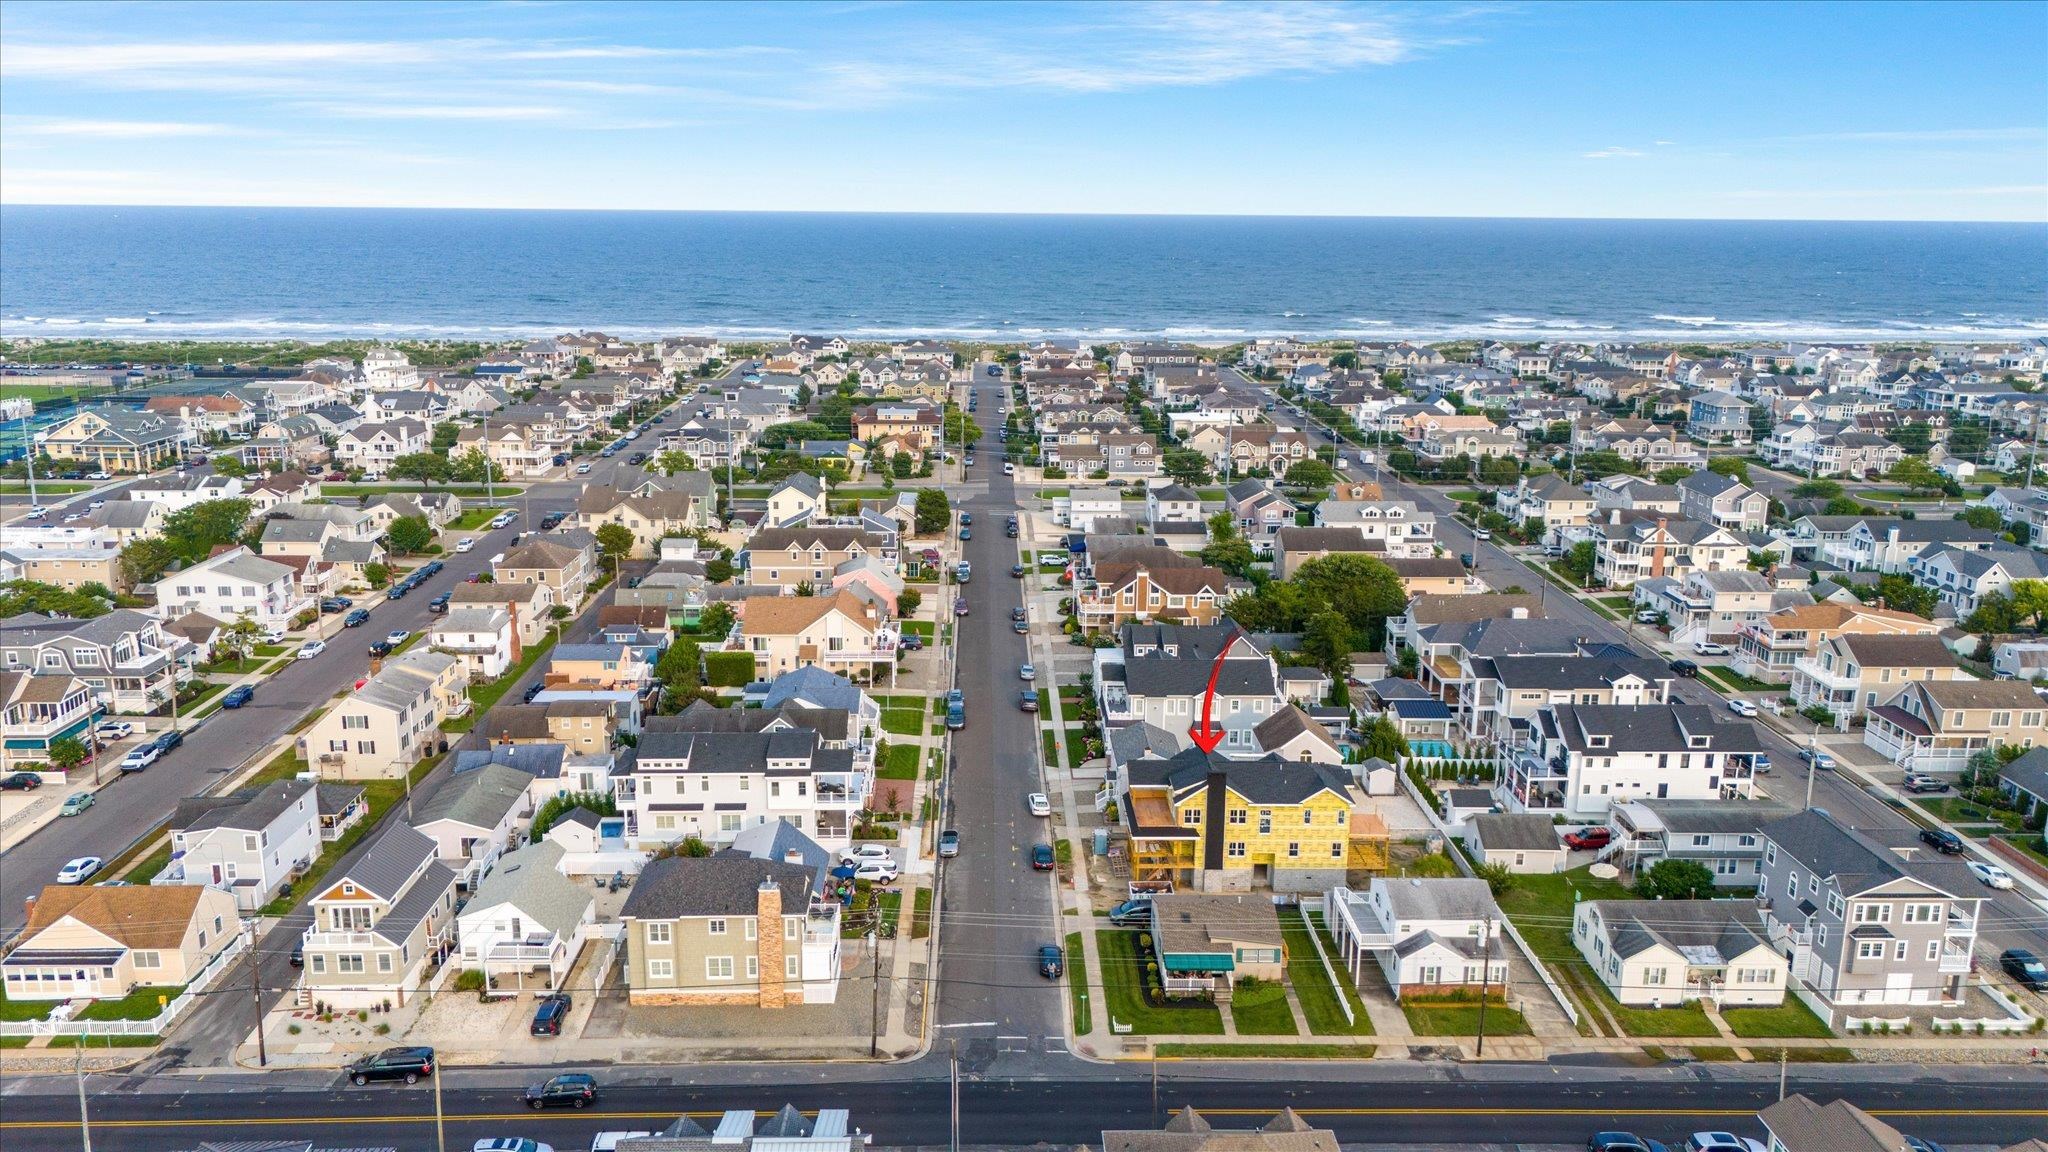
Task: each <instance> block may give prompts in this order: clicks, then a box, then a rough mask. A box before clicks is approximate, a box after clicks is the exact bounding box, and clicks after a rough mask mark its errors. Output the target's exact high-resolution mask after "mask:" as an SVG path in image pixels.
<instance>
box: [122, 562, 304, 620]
mask: <svg viewBox="0 0 2048 1152" xmlns="http://www.w3.org/2000/svg"><path fill="white" fill-rule="evenodd" d="M156 595H157V604H158V609H159V611H160V612H161V613H162V614H163V617H164V619H166V620H176V619H177V618H178V617H180V616H183V615H185V614H186V613H187V612H204V613H205V614H207V615H208V616H211V617H213V618H214V619H216V620H225V621H233V620H235V619H237V618H238V617H241V616H244V615H246V616H249V617H251V618H252V619H254V620H255V621H256V622H257V623H258V624H261V625H263V626H264V627H265V628H267V629H272V630H276V631H283V630H284V629H285V628H287V627H288V626H290V624H291V622H292V620H293V618H295V617H297V616H298V615H300V614H301V613H304V612H310V611H313V610H314V608H315V605H314V600H313V596H312V594H311V593H310V592H308V591H307V590H306V589H304V588H303V587H301V586H300V584H299V572H298V569H296V568H292V567H289V566H287V565H284V564H279V563H277V562H276V561H274V560H265V559H264V558H263V557H261V556H258V555H256V554H255V553H253V552H250V551H249V550H248V549H247V548H233V549H230V550H228V551H226V552H223V553H221V554H220V555H218V556H215V557H212V558H211V559H207V560H202V561H200V562H199V563H197V564H194V565H193V566H191V567H190V568H187V569H185V570H184V571H182V572H173V573H170V574H168V575H166V576H164V577H163V579H161V580H159V581H157V585H156Z"/></svg>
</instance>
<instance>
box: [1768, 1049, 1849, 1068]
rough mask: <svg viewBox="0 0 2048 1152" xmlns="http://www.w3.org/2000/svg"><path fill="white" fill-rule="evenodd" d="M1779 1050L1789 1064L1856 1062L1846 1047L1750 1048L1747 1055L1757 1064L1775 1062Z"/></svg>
mask: <svg viewBox="0 0 2048 1152" xmlns="http://www.w3.org/2000/svg"><path fill="white" fill-rule="evenodd" d="M1781 1051H1782V1052H1783V1054H1784V1057H1785V1061H1786V1062H1787V1063H1790V1064H1854V1063H1856V1053H1854V1052H1852V1051H1850V1050H1849V1049H1847V1048H1786V1049H1778V1048H1751V1049H1750V1050H1749V1056H1750V1059H1752V1060H1754V1061H1756V1062H1757V1063H1758V1064H1776V1063H1777V1062H1778V1056H1779V1054H1780V1052H1781Z"/></svg>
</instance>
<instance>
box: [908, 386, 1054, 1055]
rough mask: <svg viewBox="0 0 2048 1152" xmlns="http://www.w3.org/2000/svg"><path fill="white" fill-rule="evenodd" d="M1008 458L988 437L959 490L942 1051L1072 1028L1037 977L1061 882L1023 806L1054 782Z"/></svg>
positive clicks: (986, 391) (1015, 1044)
mask: <svg viewBox="0 0 2048 1152" xmlns="http://www.w3.org/2000/svg"><path fill="white" fill-rule="evenodd" d="M975 381H976V385H975V391H976V393H977V397H978V400H979V403H980V410H979V411H978V412H977V413H976V415H977V416H978V417H979V419H980V422H981V423H982V425H983V426H984V427H987V428H995V427H997V426H999V422H1000V417H999V416H997V413H998V412H1000V411H1001V409H1002V406H1003V404H1004V402H1005V400H1006V399H1007V397H1006V395H1005V393H1006V389H1005V387H1004V385H1002V384H1001V383H1000V382H998V381H995V380H994V379H992V378H990V377H988V376H987V375H986V374H985V373H984V372H983V371H982V369H981V366H980V365H976V368H975ZM1001 455H1002V452H1001V449H1000V445H999V442H997V441H995V440H994V438H993V437H990V438H989V439H988V440H986V441H984V442H983V444H982V452H981V454H980V455H979V456H978V457H977V458H976V461H975V466H974V469H973V471H972V472H971V473H970V476H971V477H972V480H973V483H971V484H970V485H968V486H967V487H966V488H965V489H964V490H957V491H955V493H954V498H955V500H956V502H958V501H961V500H962V499H963V498H964V500H965V503H964V509H965V511H967V512H970V513H972V514H973V516H974V524H973V539H971V540H969V541H968V542H967V543H966V545H965V546H964V552H965V555H966V557H967V559H968V560H969V562H970V563H972V565H973V568H974V573H973V579H972V580H971V582H970V583H969V584H968V585H967V586H966V587H964V588H962V589H960V592H961V593H962V594H963V596H964V598H965V599H966V600H967V602H968V605H969V608H970V609H971V614H970V615H968V616H967V617H965V618H963V619H959V620H958V621H957V622H958V633H957V638H958V647H957V649H956V655H955V659H956V660H957V663H958V683H959V686H960V687H961V689H963V690H964V691H965V692H966V695H967V727H966V728H964V729H963V730H961V731H960V732H958V733H955V734H954V737H953V741H952V754H953V760H954V765H955V766H954V775H953V782H952V791H951V803H952V811H951V813H950V814H949V819H948V826H949V827H953V828H958V829H959V830H960V832H961V837H962V848H961V853H960V855H959V856H958V857H956V858H955V859H953V860H950V861H947V862H946V870H945V875H944V885H945V894H944V897H943V899H942V901H941V915H940V930H939V954H940V961H939V972H938V981H939V990H938V1016H937V1019H938V1022H939V1024H940V1025H941V1027H940V1030H939V1031H937V1032H935V1033H934V1035H933V1047H934V1049H935V1050H944V1049H946V1048H947V1047H948V1045H949V1044H950V1042H951V1041H953V1040H966V1039H968V1038H973V1037H984V1038H986V1037H996V1036H1000V1037H1003V1038H1004V1039H1003V1047H1004V1049H1005V1050H1006V1051H1009V1052H1011V1053H1013V1054H1021V1053H1022V1052H1024V1051H1027V1050H1036V1051H1038V1052H1039V1053H1041V1054H1042V1053H1043V1052H1044V1051H1045V1048H1046V1038H1048V1037H1052V1038H1058V1037H1061V1036H1063V1035H1064V1029H1063V1028H1062V1027H1061V1024H1060V1011H1061V1001H1062V993H1061V990H1060V985H1059V984H1058V983H1057V982H1056V981H1048V980H1046V979H1044V978H1043V977H1041V976H1040V975H1039V974H1038V961H1037V952H1038V949H1039V947H1040V946H1041V945H1045V944H1053V943H1058V941H1057V940H1056V939H1055V938H1054V934H1053V931H1052V925H1053V890H1052V882H1051V879H1050V877H1049V875H1048V874H1047V873H1044V872H1034V871H1032V869H1031V859H1030V852H1031V846H1032V845H1033V844H1037V843H1039V842H1041V841H1043V840H1044V839H1045V836H1046V829H1047V822H1046V821H1045V820H1042V819H1039V818H1037V817H1034V816H1032V815H1030V814H1029V813H1028V812H1027V811H1026V810H1025V807H1024V798H1025V797H1026V796H1027V795H1029V794H1031V793H1033V792H1040V791H1044V790H1045V783H1044V778H1043V776H1042V775H1041V774H1040V767H1039V761H1040V756H1039V737H1038V724H1037V717H1036V716H1034V715H1031V714H1028V713H1025V712H1021V711H1019V710H1018V709H1017V693H1018V691H1019V690H1020V689H1021V688H1022V687H1023V682H1022V681H1020V680H1019V679H1018V678H1017V667H1018V665H1020V664H1023V663H1024V662H1026V661H1027V660H1029V659H1030V658H1031V657H1030V655H1029V650H1028V648H1027V646H1026V644H1025V638H1024V637H1022V636H1019V635H1017V634H1016V632H1015V631H1014V630H1013V629H1012V627H1011V623H1010V610H1011V609H1012V608H1014V607H1016V606H1017V605H1018V604H1020V603H1022V585H1021V583H1020V582H1019V581H1017V580H1015V579H1012V578H1011V576H1010V565H1012V564H1014V563H1016V559H1017V548H1016V542H1014V541H1012V540H1010V539H1008V538H1007V537H1006V536H1004V534H1003V519H1004V518H1005V517H1006V516H1008V515H1009V514H1010V513H1012V512H1016V511H1018V507H1017V504H1018V500H1017V492H1016V487H1015V484H1014V483H1013V481H1012V479H1011V478H1010V477H1008V476H1004V475H1003V472H1002V464H1001V461H1000V457H1001ZM984 485H985V488H986V491H985V492H984V491H982V489H983V487H984ZM1034 623H1036V622H1034ZM1055 1042H1056V1043H1057V1039H1055Z"/></svg>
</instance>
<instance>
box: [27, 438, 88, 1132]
mask: <svg viewBox="0 0 2048 1152" xmlns="http://www.w3.org/2000/svg"><path fill="white" fill-rule="evenodd" d="M34 414H35V406H34V405H33V404H31V405H30V406H29V410H28V411H27V412H24V413H22V414H21V458H22V459H23V460H25V461H27V462H28V506H29V507H31V508H33V507H35V506H36V505H37V504H39V503H41V501H39V500H37V499H36V437H35V433H33V432H30V431H29V428H28V418H29V417H30V416H32V415H34ZM91 1146H92V1144H91V1141H89V1140H88V1141H87V1142H86V1147H87V1148H88V1149H90V1148H91Z"/></svg>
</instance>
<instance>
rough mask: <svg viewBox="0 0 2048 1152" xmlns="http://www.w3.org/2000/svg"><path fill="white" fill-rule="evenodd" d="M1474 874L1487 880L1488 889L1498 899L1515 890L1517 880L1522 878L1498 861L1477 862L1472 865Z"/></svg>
mask: <svg viewBox="0 0 2048 1152" xmlns="http://www.w3.org/2000/svg"><path fill="white" fill-rule="evenodd" d="M1472 875H1473V876H1474V877H1476V878H1478V879H1480V880H1484V881H1486V890H1487V891H1489V892H1491V893H1493V897H1494V899H1496V900H1498V899H1500V898H1501V897H1502V896H1505V895H1507V894H1508V893H1509V892H1512V891H1514V888H1515V882H1516V881H1517V880H1518V879H1520V877H1518V876H1516V875H1515V873H1514V870H1513V869H1511V868H1509V867H1508V866H1507V865H1506V864H1502V863H1498V862H1489V863H1485V864H1475V865H1473V866H1472Z"/></svg>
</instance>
